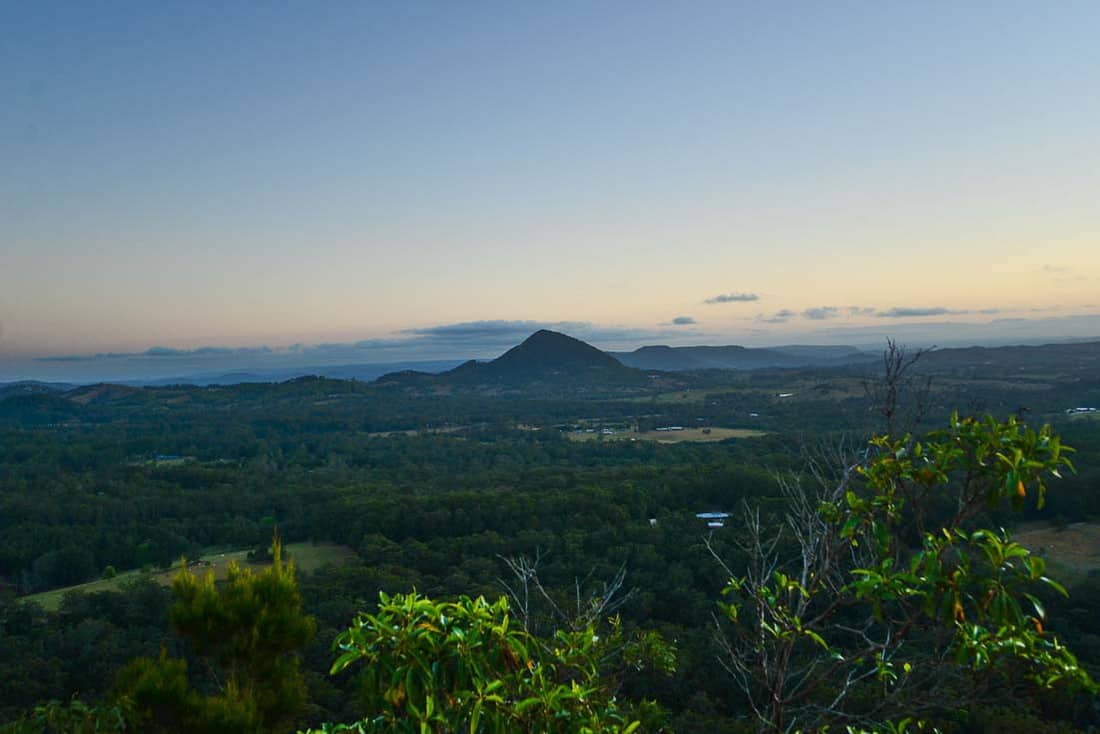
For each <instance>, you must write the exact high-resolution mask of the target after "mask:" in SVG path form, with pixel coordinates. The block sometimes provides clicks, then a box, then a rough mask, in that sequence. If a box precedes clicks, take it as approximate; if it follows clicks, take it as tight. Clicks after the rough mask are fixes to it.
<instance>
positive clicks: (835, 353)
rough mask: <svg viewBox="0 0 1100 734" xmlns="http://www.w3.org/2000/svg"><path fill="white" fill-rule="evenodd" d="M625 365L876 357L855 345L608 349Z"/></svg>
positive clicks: (733, 365) (749, 364) (840, 361)
mask: <svg viewBox="0 0 1100 734" xmlns="http://www.w3.org/2000/svg"><path fill="white" fill-rule="evenodd" d="M611 354H612V356H614V357H615V358H616V359H618V360H619V361H620V362H622V363H623V364H625V365H627V366H628V367H634V368H637V369H644V370H667V371H673V372H681V371H686V370H755V369H764V368H769V367H770V368H775V367H835V366H840V365H845V364H859V363H862V362H867V361H870V360H873V359H876V356H875V355H872V354H868V353H867V352H862V351H860V350H858V349H856V348H855V347H847V346H815V345H792V346H786V347H769V348H750V347H740V346H734V345H731V346H724V347H669V346H651V347H640V348H638V349H635V350H634V351H633V352H612V353H611Z"/></svg>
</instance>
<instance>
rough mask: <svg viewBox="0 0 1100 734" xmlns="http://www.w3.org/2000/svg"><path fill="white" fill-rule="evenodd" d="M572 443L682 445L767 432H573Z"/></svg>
mask: <svg viewBox="0 0 1100 734" xmlns="http://www.w3.org/2000/svg"><path fill="white" fill-rule="evenodd" d="M567 435H568V436H569V439H570V440H572V441H595V440H603V441H631V440H633V441H656V442H657V443H680V442H682V441H698V442H708V441H725V440H726V439H727V438H752V437H754V436H764V435H767V434H766V432H765V431H757V430H754V429H752V428H685V429H684V430H682V431H616V432H615V433H611V434H601V433H600V432H599V429H597V430H596V431H595V432H594V433H588V432H585V431H572V432H570V433H568V434H567Z"/></svg>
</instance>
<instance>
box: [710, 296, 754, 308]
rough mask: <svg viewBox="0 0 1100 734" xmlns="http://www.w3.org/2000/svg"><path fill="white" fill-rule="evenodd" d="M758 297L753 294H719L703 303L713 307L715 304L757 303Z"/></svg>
mask: <svg viewBox="0 0 1100 734" xmlns="http://www.w3.org/2000/svg"><path fill="white" fill-rule="evenodd" d="M759 300H760V296H758V295H756V294H755V293H721V294H719V295H717V296H713V297H712V298H708V299H707V300H705V301H703V303H706V304H709V305H712V306H713V305H714V304H716V303H748V302H750V301H759Z"/></svg>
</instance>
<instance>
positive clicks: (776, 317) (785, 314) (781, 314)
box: [756, 308, 797, 324]
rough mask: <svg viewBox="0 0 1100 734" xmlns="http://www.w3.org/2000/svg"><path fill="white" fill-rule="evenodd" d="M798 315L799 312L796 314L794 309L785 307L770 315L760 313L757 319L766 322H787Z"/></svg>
mask: <svg viewBox="0 0 1100 734" xmlns="http://www.w3.org/2000/svg"><path fill="white" fill-rule="evenodd" d="M796 315H797V314H795V312H794V311H791V310H790V309H788V308H784V309H782V310H779V311H776V312H775V313H773V314H771V315H770V316H765V315H764V314H758V315H757V316H756V320H757V321H762V322H764V323H765V324H783V323H786V322H788V321H790V320H791V319H792V318H794V317H795V316H796Z"/></svg>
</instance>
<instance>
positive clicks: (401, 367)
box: [125, 359, 463, 386]
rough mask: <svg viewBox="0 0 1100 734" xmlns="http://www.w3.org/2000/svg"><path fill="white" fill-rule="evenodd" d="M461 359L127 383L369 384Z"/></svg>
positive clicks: (311, 367) (454, 363)
mask: <svg viewBox="0 0 1100 734" xmlns="http://www.w3.org/2000/svg"><path fill="white" fill-rule="evenodd" d="M462 362H463V360H461V359H436V360H417V361H410V362H389V363H377V364H372V363H367V364H336V365H306V366H302V367H278V368H266V369H260V368H256V369H249V370H234V371H230V372H206V373H200V374H193V375H183V376H179V377H160V378H156V379H150V380H127V381H125V382H126V384H129V385H148V386H158V385H238V384H240V383H243V382H286V381H287V380H292V379H294V378H296V377H302V376H304V375H317V376H319V377H328V378H331V379H334V380H360V381H361V382H370V381H372V380H376V379H378V378H379V377H381V376H382V375H388V374H391V373H393V372H403V371H417V372H423V373H427V374H436V373H439V372H445V371H446V370H450V369H454V367H456V366H457V365H459V364H462Z"/></svg>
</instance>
